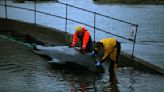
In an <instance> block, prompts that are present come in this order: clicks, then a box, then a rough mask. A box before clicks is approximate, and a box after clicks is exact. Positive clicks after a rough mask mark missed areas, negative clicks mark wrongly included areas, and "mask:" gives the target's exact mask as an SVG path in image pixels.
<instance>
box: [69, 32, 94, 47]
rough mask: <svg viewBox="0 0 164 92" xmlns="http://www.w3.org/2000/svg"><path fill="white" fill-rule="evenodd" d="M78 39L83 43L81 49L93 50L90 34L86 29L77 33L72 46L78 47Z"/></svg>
mask: <svg viewBox="0 0 164 92" xmlns="http://www.w3.org/2000/svg"><path fill="white" fill-rule="evenodd" d="M78 38H79V39H80V41H81V45H82V46H81V47H82V48H83V49H88V48H92V42H91V37H90V33H89V32H88V31H87V30H86V29H83V30H82V32H75V33H74V35H73V41H72V46H75V45H76V43H77V42H78Z"/></svg>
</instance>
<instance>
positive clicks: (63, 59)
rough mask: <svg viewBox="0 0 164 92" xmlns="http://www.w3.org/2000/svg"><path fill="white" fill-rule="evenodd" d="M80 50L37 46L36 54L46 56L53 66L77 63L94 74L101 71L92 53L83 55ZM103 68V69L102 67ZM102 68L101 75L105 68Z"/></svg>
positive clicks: (66, 47)
mask: <svg viewBox="0 0 164 92" xmlns="http://www.w3.org/2000/svg"><path fill="white" fill-rule="evenodd" d="M78 49H79V48H77V47H76V48H69V47H68V46H42V45H36V47H35V50H34V52H35V53H37V54H39V55H45V56H48V57H50V58H51V59H52V60H51V61H49V62H50V63H53V64H55V63H56V64H66V63H69V62H71V63H75V64H78V65H81V66H84V67H86V68H88V69H89V70H90V71H92V72H98V71H100V70H99V69H100V68H97V67H96V66H95V64H94V59H93V57H92V54H91V53H85V54H81V53H80V52H79V51H78ZM102 68H103V67H102ZM102 68H101V73H102V71H104V68H103V69H102Z"/></svg>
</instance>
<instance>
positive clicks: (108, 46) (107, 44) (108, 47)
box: [100, 38, 117, 60]
mask: <svg viewBox="0 0 164 92" xmlns="http://www.w3.org/2000/svg"><path fill="white" fill-rule="evenodd" d="M100 42H102V43H103V45H104V56H103V57H102V60H104V59H106V58H108V56H109V54H112V52H113V51H114V50H115V47H116V43H117V40H116V39H115V38H104V39H102V40H100ZM114 60H115V59H114Z"/></svg>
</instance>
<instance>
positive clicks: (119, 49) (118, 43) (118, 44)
mask: <svg viewBox="0 0 164 92" xmlns="http://www.w3.org/2000/svg"><path fill="white" fill-rule="evenodd" d="M116 48H117V55H116V64H118V58H119V56H120V52H121V45H120V42H118V41H117V44H116Z"/></svg>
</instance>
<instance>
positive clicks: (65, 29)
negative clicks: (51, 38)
mask: <svg viewBox="0 0 164 92" xmlns="http://www.w3.org/2000/svg"><path fill="white" fill-rule="evenodd" d="M67 12H68V5H67V4H66V12H65V18H66V19H65V32H67Z"/></svg>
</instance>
